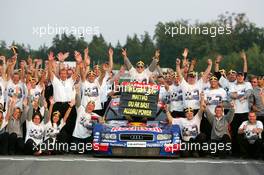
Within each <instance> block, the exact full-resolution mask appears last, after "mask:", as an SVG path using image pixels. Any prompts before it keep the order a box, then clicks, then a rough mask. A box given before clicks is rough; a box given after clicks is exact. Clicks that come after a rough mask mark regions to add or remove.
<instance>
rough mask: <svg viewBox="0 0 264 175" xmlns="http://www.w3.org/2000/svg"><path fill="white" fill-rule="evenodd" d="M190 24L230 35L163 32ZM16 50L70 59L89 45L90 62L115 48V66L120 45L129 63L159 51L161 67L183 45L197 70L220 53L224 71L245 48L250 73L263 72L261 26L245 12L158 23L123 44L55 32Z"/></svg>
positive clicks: (1, 48) (4, 49) (236, 65)
mask: <svg viewBox="0 0 264 175" xmlns="http://www.w3.org/2000/svg"><path fill="white" fill-rule="evenodd" d="M180 25H181V26H193V27H211V26H216V27H217V26H226V25H229V26H230V27H231V30H232V33H231V34H229V35H217V36H216V37H210V35H202V34H200V35H198V34H189V35H177V36H175V37H171V36H170V35H167V34H166V32H165V26H180ZM13 45H16V46H17V47H18V50H19V56H18V59H26V58H27V57H28V56H29V55H31V57H33V58H41V59H47V53H48V52H49V51H53V52H54V53H55V54H57V53H59V52H70V58H68V59H67V61H69V60H73V59H74V56H73V52H74V50H78V51H81V52H82V51H83V50H84V49H85V48H86V47H89V50H90V56H91V58H92V63H94V64H95V63H102V62H104V61H105V60H107V53H108V52H107V50H108V48H109V47H113V48H114V53H115V55H114V63H115V66H116V68H118V67H119V66H120V65H121V64H123V59H122V58H121V48H127V51H128V55H129V58H130V60H131V61H132V63H135V62H136V61H137V60H139V59H141V60H143V61H144V62H145V63H149V62H150V61H151V58H152V56H153V54H154V51H155V49H156V48H159V49H160V51H161V56H160V65H161V67H170V68H174V67H175V59H176V58H177V57H179V58H181V57H182V56H181V53H182V52H183V49H184V48H186V47H187V48H189V56H188V57H189V59H192V58H196V59H197V60H198V64H197V68H196V69H197V71H201V70H203V69H205V67H206V60H207V59H208V58H211V59H214V58H215V57H216V56H217V55H219V54H221V55H222V56H223V57H224V60H223V61H222V63H221V68H225V69H226V70H229V69H235V70H242V60H241V58H240V56H239V52H240V51H241V50H244V51H245V52H246V54H247V57H248V66H249V73H250V74H256V75H264V67H262V66H264V28H263V27H257V26H256V25H255V24H254V23H252V22H250V21H249V20H248V18H247V17H246V15H245V14H243V13H239V14H235V13H228V12H226V13H225V14H221V15H219V16H218V18H217V19H216V20H214V21H211V22H206V23H202V22H198V21H197V22H195V23H194V24H193V23H192V24H190V23H189V21H187V20H178V21H175V22H159V23H158V24H157V25H156V28H155V33H154V36H150V35H149V33H147V32H145V33H144V34H142V35H140V36H138V35H136V34H134V35H133V36H127V39H126V43H125V44H124V45H121V44H120V42H117V44H116V45H115V46H114V45H112V44H111V43H109V42H107V41H105V39H104V37H103V36H102V35H98V36H97V35H95V36H93V38H92V40H91V41H89V42H88V41H85V40H84V38H80V37H75V36H74V35H66V34H62V35H56V36H55V37H54V38H53V41H52V45H51V46H45V45H42V46H40V47H39V49H37V50H34V49H31V47H30V45H25V44H21V43H16V42H15V41H14V42H13ZM0 54H2V55H5V56H7V57H9V56H11V54H12V52H11V51H10V49H9V47H8V46H7V44H6V42H5V41H0Z"/></svg>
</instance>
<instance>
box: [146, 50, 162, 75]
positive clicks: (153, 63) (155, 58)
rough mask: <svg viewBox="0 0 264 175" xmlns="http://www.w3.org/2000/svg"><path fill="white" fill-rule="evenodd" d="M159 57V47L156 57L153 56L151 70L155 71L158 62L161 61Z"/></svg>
mask: <svg viewBox="0 0 264 175" xmlns="http://www.w3.org/2000/svg"><path fill="white" fill-rule="evenodd" d="M159 57H160V50H159V49H157V50H156V51H155V55H154V57H153V58H152V62H151V64H150V65H149V67H148V68H149V71H150V72H154V71H155V69H156V68H157V64H158V62H159Z"/></svg>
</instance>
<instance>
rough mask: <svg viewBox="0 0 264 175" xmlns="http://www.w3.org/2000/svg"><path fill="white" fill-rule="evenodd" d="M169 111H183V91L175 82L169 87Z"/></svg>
mask: <svg viewBox="0 0 264 175" xmlns="http://www.w3.org/2000/svg"><path fill="white" fill-rule="evenodd" d="M169 95H170V111H171V112H172V111H183V109H184V106H183V91H182V88H181V86H177V85H175V84H173V85H171V86H170V87H169Z"/></svg>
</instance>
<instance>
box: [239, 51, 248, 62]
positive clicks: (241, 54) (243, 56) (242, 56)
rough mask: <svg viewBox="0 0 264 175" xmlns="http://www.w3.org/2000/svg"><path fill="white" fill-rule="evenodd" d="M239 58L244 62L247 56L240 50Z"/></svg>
mask: <svg viewBox="0 0 264 175" xmlns="http://www.w3.org/2000/svg"><path fill="white" fill-rule="evenodd" d="M240 57H241V58H242V59H243V60H246V59H247V56H246V53H245V51H244V50H242V51H241V52H240Z"/></svg>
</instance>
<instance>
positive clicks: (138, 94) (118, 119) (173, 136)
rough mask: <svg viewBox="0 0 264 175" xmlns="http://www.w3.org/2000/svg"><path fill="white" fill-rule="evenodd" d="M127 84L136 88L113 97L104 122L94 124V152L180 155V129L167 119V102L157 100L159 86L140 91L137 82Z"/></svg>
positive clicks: (97, 153) (100, 153)
mask: <svg viewBox="0 0 264 175" xmlns="http://www.w3.org/2000/svg"><path fill="white" fill-rule="evenodd" d="M126 86H133V88H131V89H130V90H128V91H127V92H121V95H120V96H119V97H117V98H114V99H112V100H111V102H110V104H109V106H108V107H107V109H106V112H105V115H104V117H105V123H103V124H100V123H97V124H95V125H94V129H93V145H94V152H95V155H96V156H139V157H140V156H144V157H145V156H170V157H178V155H179V144H180V128H179V126H177V125H169V124H168V122H167V121H166V113H165V111H164V103H162V102H159V101H158V93H159V87H155V88H156V90H155V92H153V90H152V91H149V89H145V90H140V89H139V84H135V83H128V84H126ZM141 86H142V85H141ZM144 86H145V85H144ZM149 88H153V87H152V86H150V87H149Z"/></svg>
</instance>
